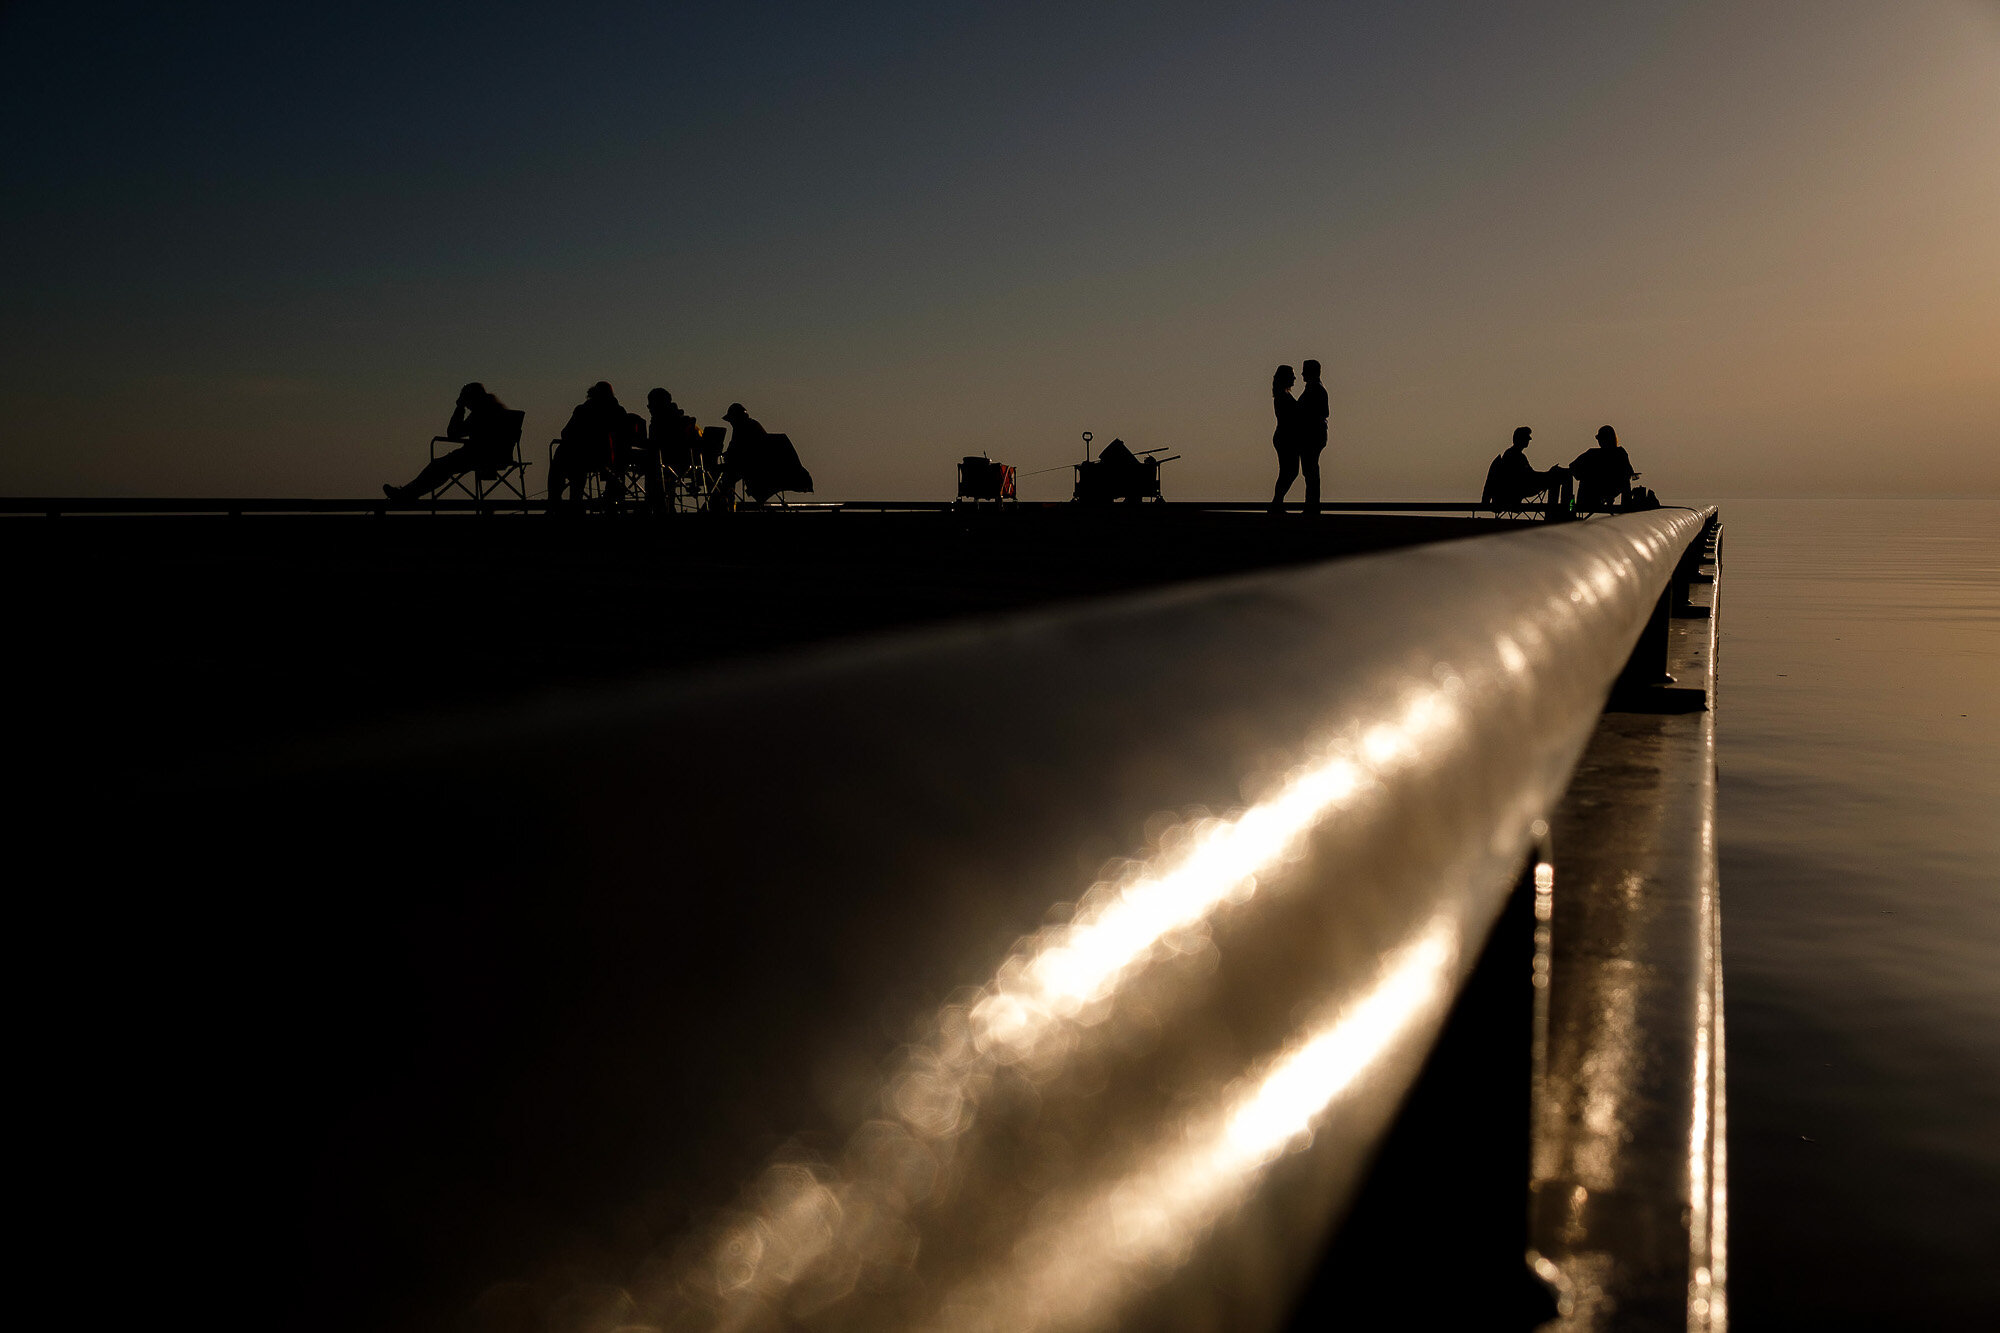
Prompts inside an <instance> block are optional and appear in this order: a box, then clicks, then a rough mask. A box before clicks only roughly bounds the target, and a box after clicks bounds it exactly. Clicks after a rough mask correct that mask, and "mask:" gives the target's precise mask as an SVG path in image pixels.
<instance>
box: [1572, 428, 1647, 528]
mask: <svg viewBox="0 0 2000 1333" xmlns="http://www.w3.org/2000/svg"><path fill="white" fill-rule="evenodd" d="M1569 470H1570V471H1571V472H1573V473H1574V474H1576V507H1577V508H1578V509H1591V510H1608V509H1614V508H1616V509H1626V508H1630V507H1631V504H1632V479H1633V478H1634V477H1636V476H1638V475H1639V474H1638V473H1637V472H1634V471H1633V470H1632V456H1631V455H1630V454H1628V453H1626V452H1625V447H1624V446H1623V445H1621V444H1619V443H1618V432H1617V431H1615V430H1613V429H1611V427H1609V426H1599V427H1598V428H1597V447H1596V448H1595V449H1586V450H1584V451H1583V452H1582V453H1580V454H1578V455H1577V456H1576V458H1575V460H1574V461H1573V462H1571V463H1570V465H1569Z"/></svg>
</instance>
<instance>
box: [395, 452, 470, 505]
mask: <svg viewBox="0 0 2000 1333" xmlns="http://www.w3.org/2000/svg"><path fill="white" fill-rule="evenodd" d="M470 471H472V450H471V449H469V448H460V449H454V450H452V451H451V452H450V453H448V454H444V455H441V456H440V457H437V458H433V459H432V460H431V461H430V462H428V463H426V464H424V470H423V471H422V472H419V473H418V474H417V479H416V480H415V481H413V482H411V483H410V484H409V485H407V486H403V487H393V486H392V487H388V488H387V489H388V490H389V491H390V492H391V493H392V494H393V495H394V496H395V498H396V499H399V500H406V501H407V500H421V499H423V498H424V497H425V496H427V495H429V494H430V493H431V492H432V491H434V490H436V489H437V488H438V487H440V486H442V485H444V484H445V483H446V482H448V481H450V480H451V479H452V478H453V477H456V476H458V475H459V474H460V473H463V472H470Z"/></svg>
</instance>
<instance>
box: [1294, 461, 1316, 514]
mask: <svg viewBox="0 0 2000 1333" xmlns="http://www.w3.org/2000/svg"><path fill="white" fill-rule="evenodd" d="M1299 471H1301V472H1303V473H1304V474H1305V478H1306V512H1307V513H1308V514H1317V513H1318V512H1319V450H1318V449H1302V450H1300V451H1299ZM1286 484H1287V485H1289V484H1290V483H1289V482H1287V483H1286Z"/></svg>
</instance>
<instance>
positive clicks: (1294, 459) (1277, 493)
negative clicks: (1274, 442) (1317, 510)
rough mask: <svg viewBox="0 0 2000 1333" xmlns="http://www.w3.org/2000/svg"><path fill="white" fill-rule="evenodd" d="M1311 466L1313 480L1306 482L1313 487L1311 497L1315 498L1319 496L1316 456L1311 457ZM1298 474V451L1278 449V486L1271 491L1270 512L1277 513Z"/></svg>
mask: <svg viewBox="0 0 2000 1333" xmlns="http://www.w3.org/2000/svg"><path fill="white" fill-rule="evenodd" d="M1312 467H1313V471H1312V477H1313V480H1312V481H1310V482H1309V483H1308V484H1309V485H1310V486H1312V488H1313V491H1312V494H1313V498H1314V499H1317V498H1318V497H1319V481H1318V478H1319V459H1318V458H1314V459H1313V464H1312ZM1298 475H1299V456H1298V453H1297V452H1296V451H1295V450H1291V449H1280V450H1279V451H1278V487H1277V489H1276V490H1274V491H1272V492H1271V512H1272V513H1274V514H1275V513H1278V512H1279V511H1280V510H1281V509H1282V507H1283V506H1284V503H1285V492H1286V491H1289V490H1290V489H1292V483H1293V482H1294V481H1296V480H1297V479H1298Z"/></svg>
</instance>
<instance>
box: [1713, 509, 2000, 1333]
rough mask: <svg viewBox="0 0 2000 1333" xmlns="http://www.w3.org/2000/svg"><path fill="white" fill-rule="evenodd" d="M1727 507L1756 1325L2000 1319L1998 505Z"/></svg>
mask: <svg viewBox="0 0 2000 1333" xmlns="http://www.w3.org/2000/svg"><path fill="white" fill-rule="evenodd" d="M1722 512H1723V520H1724V533H1725V536H1724V548H1723V560H1724V563H1723V569H1724V582H1723V585H1722V621H1721V630H1722V657H1721V670H1722V676H1721V685H1720V693H1721V701H1720V708H1721V712H1720V717H1719V735H1720V738H1721V739H1720V748H1721V768H1722V783H1721V852H1722V887H1723V939H1724V953H1725V958H1726V965H1727V968H1728V971H1727V986H1728V1021H1729V1046H1728V1058H1729V1114H1730V1174H1731V1181H1730V1184H1731V1196H1732V1199H1731V1203H1732V1214H1733V1219H1732V1237H1731V1250H1732V1253H1731V1256H1730V1268H1731V1279H1730V1280H1731V1287H1732V1292H1731V1295H1732V1305H1733V1306H1734V1312H1735V1315H1736V1318H1737V1320H1738V1326H1739V1327H1740V1328H1742V1329H1745V1330H1756V1329H1763V1328H1794V1327H1797V1328H1843V1327H1853V1328H1884V1329H1888V1328H1893V1329H1904V1328H1949V1329H1958V1328H1966V1329H1974V1328H1977V1329H1995V1328H2000V501H1996V500H1961V501H1914V500H1909V501H1838V500H1792V501H1773V500H1761V501H1752V500H1735V501H1728V502H1725V503H1724V504H1723V505H1722Z"/></svg>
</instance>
